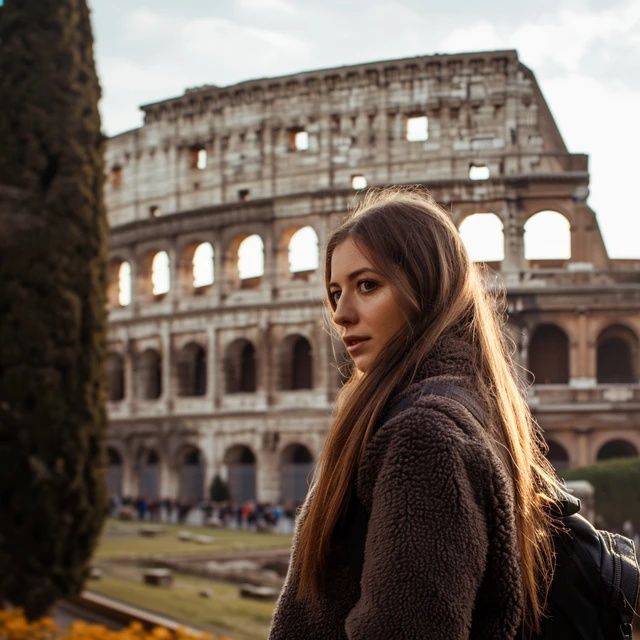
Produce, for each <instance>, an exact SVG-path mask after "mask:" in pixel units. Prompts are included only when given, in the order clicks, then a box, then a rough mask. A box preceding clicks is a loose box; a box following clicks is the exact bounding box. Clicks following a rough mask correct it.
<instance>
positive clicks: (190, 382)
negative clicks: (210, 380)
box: [177, 342, 207, 396]
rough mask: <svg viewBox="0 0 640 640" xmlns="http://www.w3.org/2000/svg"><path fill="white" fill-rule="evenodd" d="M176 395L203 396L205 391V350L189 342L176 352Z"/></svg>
mask: <svg viewBox="0 0 640 640" xmlns="http://www.w3.org/2000/svg"><path fill="white" fill-rule="evenodd" d="M177 366H178V395H179V396H204V395H205V394H206V393H207V352H206V351H205V350H204V348H203V347H201V346H200V345H199V344H197V343H196V342H190V343H189V344H187V345H185V346H184V347H183V348H182V349H180V351H179V352H178V358H177Z"/></svg>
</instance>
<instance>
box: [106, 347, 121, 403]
mask: <svg viewBox="0 0 640 640" xmlns="http://www.w3.org/2000/svg"><path fill="white" fill-rule="evenodd" d="M106 369H107V397H108V399H109V402H118V401H119V400H123V399H124V358H123V357H122V356H121V355H120V354H119V353H114V352H111V353H110V354H109V355H107V362H106Z"/></svg>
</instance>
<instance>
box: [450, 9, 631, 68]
mask: <svg viewBox="0 0 640 640" xmlns="http://www.w3.org/2000/svg"><path fill="white" fill-rule="evenodd" d="M639 34H640V3H639V2H638V1H637V0H628V1H627V2H626V3H624V4H623V5H622V6H620V5H616V6H612V7H608V8H606V9H603V10H600V11H591V12H589V11H584V10H569V9H559V10H557V11H555V12H552V13H546V14H543V15H541V16H540V17H538V19H537V20H528V21H527V22H526V23H524V24H522V25H520V26H518V27H516V28H515V29H514V28H512V27H510V26H509V25H502V26H500V27H498V26H496V24H495V23H492V22H488V21H480V22H477V23H475V24H472V25H469V26H463V27H459V28H456V29H454V30H453V31H452V32H451V34H450V35H449V36H448V37H446V38H445V39H444V40H443V42H442V46H443V47H444V49H445V50H449V51H471V50H474V49H479V50H486V49H496V48H514V49H517V50H518V52H519V54H520V58H521V59H522V60H524V61H525V63H526V64H527V65H528V66H531V67H532V68H534V69H536V70H540V69H541V68H543V67H551V68H554V69H556V70H557V71H558V72H562V71H564V72H575V71H577V70H578V69H579V68H580V66H581V63H583V61H584V59H585V57H586V56H587V55H589V54H590V53H591V52H592V50H593V48H594V47H595V48H603V49H605V50H606V48H607V47H608V46H610V44H611V43H612V42H615V43H616V45H617V46H618V47H620V46H623V47H624V46H626V47H628V49H629V54H630V55H634V56H635V55H636V51H637V49H636V47H637V44H638V40H639V38H640V36H639ZM634 49H635V51H634Z"/></svg>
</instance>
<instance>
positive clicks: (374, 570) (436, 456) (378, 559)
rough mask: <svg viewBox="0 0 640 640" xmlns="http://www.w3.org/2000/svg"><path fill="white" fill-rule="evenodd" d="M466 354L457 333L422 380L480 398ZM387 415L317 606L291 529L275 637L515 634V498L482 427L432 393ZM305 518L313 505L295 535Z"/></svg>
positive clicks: (424, 639) (387, 639) (505, 637)
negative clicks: (301, 587) (301, 589)
mask: <svg viewBox="0 0 640 640" xmlns="http://www.w3.org/2000/svg"><path fill="white" fill-rule="evenodd" d="M469 353H470V349H469V348H468V345H466V344H465V343H464V342H462V341H460V339H458V338H456V339H453V338H450V339H447V340H443V341H442V343H441V344H440V345H439V346H438V348H437V349H436V350H435V351H434V352H433V353H432V354H431V355H430V357H429V361H428V362H427V363H426V364H425V366H424V368H423V370H422V371H421V378H422V379H427V378H429V379H434V380H438V381H443V382H444V381H449V382H452V383H455V384H456V385H458V386H465V387H466V388H467V389H468V390H469V391H470V392H471V393H474V389H475V388H476V387H477V385H476V384H475V383H474V378H473V366H472V363H471V362H470V360H469ZM417 385H419V383H417ZM412 387H414V389H415V388H418V387H417V386H416V385H412ZM406 393H407V394H409V395H411V393H412V388H411V387H410V388H409V389H408V390H407V392H406ZM402 395H403V396H404V395H405V394H402ZM477 399H478V400H479V398H477ZM391 415H392V417H391V418H390V419H388V420H386V421H385V420H383V421H382V422H381V424H380V425H378V429H377V430H376V432H375V435H374V436H373V437H372V438H371V440H370V441H369V443H368V445H367V448H366V454H365V457H364V460H363V463H362V465H361V466H360V468H359V469H358V473H357V480H356V483H355V487H354V491H353V493H352V498H351V501H350V504H349V507H348V509H347V510H346V513H345V516H344V517H343V519H342V520H341V522H340V524H339V526H338V527H337V528H336V531H335V532H334V536H333V540H332V551H331V555H330V563H329V572H328V581H327V586H326V588H325V592H324V594H323V596H322V598H321V600H320V601H319V602H317V603H311V602H308V601H303V602H299V601H296V600H295V597H294V592H295V585H296V583H297V579H298V578H297V575H296V571H295V570H294V569H293V566H294V562H293V559H294V558H295V557H296V552H297V544H298V537H297V533H296V535H294V540H293V549H292V562H291V567H290V569H289V574H288V575H287V579H286V582H285V585H284V587H283V589H282V592H281V594H280V598H279V600H278V603H277V606H276V611H275V614H274V618H273V621H272V625H271V630H270V634H269V638H270V640H298V639H299V640H316V639H317V640H334V639H335V640H344V639H345V638H347V639H349V640H393V639H396V638H397V639H398V640H400V639H402V640H436V639H438V640H439V639H442V640H445V639H446V640H458V639H462V638H473V639H474V640H475V639H489V638H491V639H492V640H509V639H511V638H515V637H516V636H517V635H518V634H519V630H520V625H521V618H522V606H523V602H522V592H521V579H520V567H519V560H518V553H517V541H516V529H515V523H514V513H513V509H514V506H513V498H512V493H511V490H510V483H509V481H508V479H507V477H506V475H505V471H504V467H503V465H502V464H501V462H500V460H499V459H498V457H497V456H496V455H495V454H494V453H493V451H492V448H491V446H490V444H489V440H488V436H487V433H486V431H485V430H484V429H482V428H481V427H480V426H479V425H478V424H477V422H476V421H475V420H473V419H472V418H471V417H470V415H469V414H468V412H467V411H466V410H465V409H464V408H463V407H461V406H459V405H458V404H457V403H455V402H454V401H452V400H449V399H447V398H442V397H435V396H432V395H423V396H421V397H415V399H414V400H413V401H412V402H411V404H410V405H409V406H408V407H407V408H406V409H404V410H403V411H401V412H400V413H399V414H397V415H395V416H394V415H393V414H391ZM305 513H306V503H305V505H304V506H303V508H302V509H301V512H300V515H299V517H298V523H297V529H296V532H297V530H298V528H299V526H300V523H301V522H302V521H303V519H304V517H305Z"/></svg>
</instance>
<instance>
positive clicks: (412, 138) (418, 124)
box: [406, 115, 429, 142]
mask: <svg viewBox="0 0 640 640" xmlns="http://www.w3.org/2000/svg"><path fill="white" fill-rule="evenodd" d="M406 135H407V140H408V141H409V142H424V141H425V140H428V139H429V119H428V118H427V116H421V115H416V116H408V117H407V131H406Z"/></svg>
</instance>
